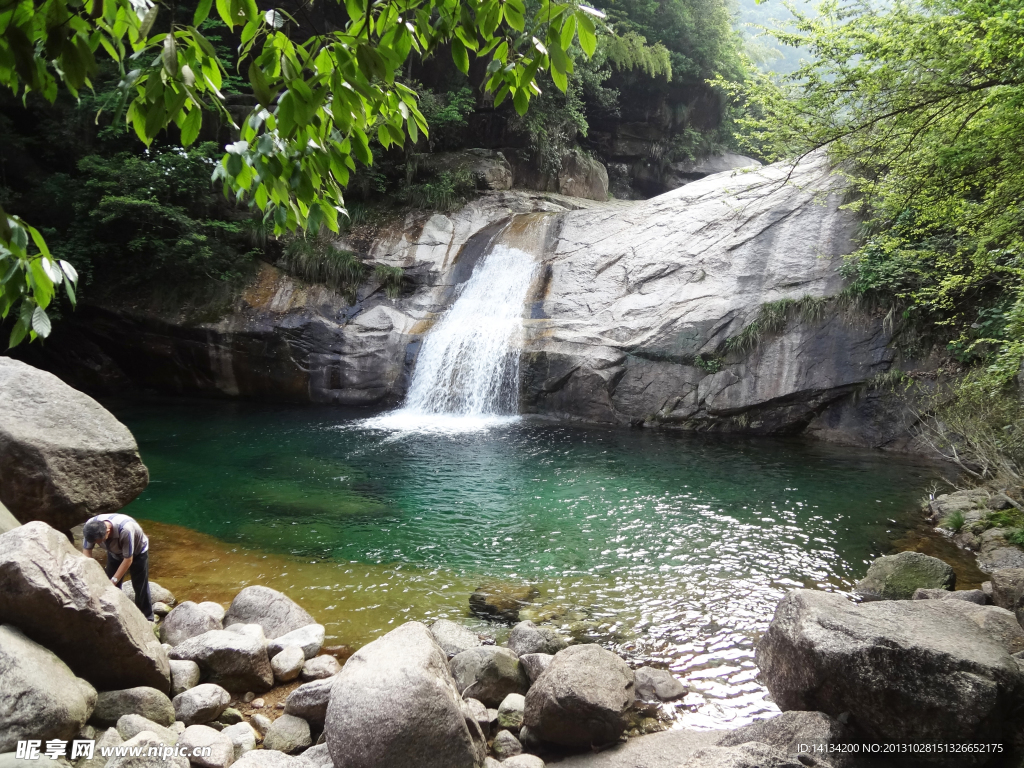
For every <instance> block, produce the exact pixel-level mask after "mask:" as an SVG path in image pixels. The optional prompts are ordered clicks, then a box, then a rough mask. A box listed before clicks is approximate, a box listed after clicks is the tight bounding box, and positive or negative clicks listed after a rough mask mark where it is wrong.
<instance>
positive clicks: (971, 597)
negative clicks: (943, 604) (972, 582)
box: [912, 589, 988, 605]
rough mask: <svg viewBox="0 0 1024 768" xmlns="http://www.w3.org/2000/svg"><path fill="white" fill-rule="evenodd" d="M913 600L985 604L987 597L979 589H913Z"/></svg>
mask: <svg viewBox="0 0 1024 768" xmlns="http://www.w3.org/2000/svg"><path fill="white" fill-rule="evenodd" d="M912 599H914V600H963V601H965V602H968V603H974V604H975V605H985V604H986V603H987V602H988V598H987V597H986V596H985V593H984V592H983V591H981V590H980V589H957V590H953V591H950V590H948V589H915V590H914V596H913V598H912Z"/></svg>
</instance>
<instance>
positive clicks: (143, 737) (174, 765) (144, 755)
mask: <svg viewBox="0 0 1024 768" xmlns="http://www.w3.org/2000/svg"><path fill="white" fill-rule="evenodd" d="M123 746H125V747H127V748H128V749H127V750H126V752H125V754H124V755H114V756H113V757H111V758H110V759H109V760H108V761H107V766H106V768H189V761H188V758H186V757H182V756H181V755H176V754H174V750H175V748H174V747H168V746H167V745H166V744H164V743H163V742H162V741H160V739H159V738H157V736H156V735H155V734H153V733H150V732H149V731H143V732H142V733H139V734H137V735H135V736H133V737H132V738H130V739H128V741H126V742H125V743H124V744H123ZM133 747H139V748H140V749H139V750H138V751H139V753H140V754H137V755H133V754H132V751H133V750H132V748H133ZM151 749H152V750H153V754H150V750H151Z"/></svg>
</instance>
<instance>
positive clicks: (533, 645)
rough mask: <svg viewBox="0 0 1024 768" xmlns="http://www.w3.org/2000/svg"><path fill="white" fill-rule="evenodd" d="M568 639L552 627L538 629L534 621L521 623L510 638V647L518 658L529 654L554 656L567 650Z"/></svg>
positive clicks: (513, 630)
mask: <svg viewBox="0 0 1024 768" xmlns="http://www.w3.org/2000/svg"><path fill="white" fill-rule="evenodd" d="M568 646H569V643H568V642H566V639H565V638H564V637H562V636H561V635H560V634H558V633H557V632H556V631H555V630H553V629H551V628H550V627H538V626H537V625H536V624H534V623H533V622H532V621H521V622H519V623H518V624H516V625H515V627H513V629H512V632H511V634H509V636H508V647H509V649H510V650H511V651H513V652H514V653H515V654H516V656H524V655H525V654H528V653H547V654H550V655H552V656H553V655H554V654H556V653H558V652H559V651H561V650H563V649H564V648H567V647H568Z"/></svg>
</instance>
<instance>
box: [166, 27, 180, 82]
mask: <svg viewBox="0 0 1024 768" xmlns="http://www.w3.org/2000/svg"><path fill="white" fill-rule="evenodd" d="M163 62H164V69H166V70H167V74H169V75H170V76H171V77H174V76H176V75H177V74H178V44H177V43H176V42H175V40H174V33H173V32H168V33H167V35H166V36H165V37H164V51H163Z"/></svg>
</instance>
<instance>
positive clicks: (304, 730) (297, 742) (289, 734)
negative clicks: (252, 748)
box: [263, 715, 313, 755]
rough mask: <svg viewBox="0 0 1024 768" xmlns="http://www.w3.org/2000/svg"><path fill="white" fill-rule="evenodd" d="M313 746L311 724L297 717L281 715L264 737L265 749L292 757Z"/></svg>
mask: <svg viewBox="0 0 1024 768" xmlns="http://www.w3.org/2000/svg"><path fill="white" fill-rule="evenodd" d="M312 744H313V739H312V738H311V735H310V730H309V723H307V722H306V721H305V720H303V719H302V718H301V717H295V715H281V716H280V717H279V718H277V720H275V721H274V722H273V723H271V725H270V730H268V731H267V733H266V734H265V735H264V736H263V748H264V749H274V750H277V751H278V752H284V753H285V754H288V755H291V754H295V753H296V752H301V751H302V750H304V749H305V748H306V747H308V746H311V745H312Z"/></svg>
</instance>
